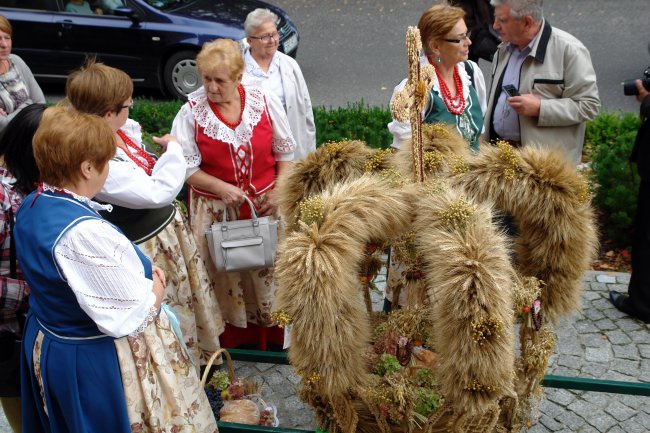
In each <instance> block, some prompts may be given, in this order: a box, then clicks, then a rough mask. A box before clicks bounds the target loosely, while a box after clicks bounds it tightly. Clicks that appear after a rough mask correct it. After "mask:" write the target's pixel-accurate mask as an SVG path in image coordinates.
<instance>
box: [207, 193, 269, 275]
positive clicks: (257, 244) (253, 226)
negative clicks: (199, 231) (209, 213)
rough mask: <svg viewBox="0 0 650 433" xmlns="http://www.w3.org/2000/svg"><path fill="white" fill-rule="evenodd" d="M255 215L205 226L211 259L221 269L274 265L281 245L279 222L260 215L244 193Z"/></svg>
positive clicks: (250, 268)
mask: <svg viewBox="0 0 650 433" xmlns="http://www.w3.org/2000/svg"><path fill="white" fill-rule="evenodd" d="M245 199H246V202H247V203H248V206H250V209H251V215H252V217H253V218H252V219H249V220H237V221H228V211H227V210H226V211H225V212H224V214H223V215H224V220H223V222H216V223H214V224H212V226H211V227H210V228H209V229H208V230H206V232H205V238H206V240H207V242H208V249H209V250H210V258H211V259H212V263H214V265H215V267H216V268H217V270H218V271H219V272H237V271H248V270H254V269H263V268H269V267H273V265H274V262H275V252H276V248H277V245H278V222H277V220H275V219H274V218H271V217H258V216H257V212H256V211H255V206H254V205H253V203H252V202H251V201H250V200H249V199H248V197H245Z"/></svg>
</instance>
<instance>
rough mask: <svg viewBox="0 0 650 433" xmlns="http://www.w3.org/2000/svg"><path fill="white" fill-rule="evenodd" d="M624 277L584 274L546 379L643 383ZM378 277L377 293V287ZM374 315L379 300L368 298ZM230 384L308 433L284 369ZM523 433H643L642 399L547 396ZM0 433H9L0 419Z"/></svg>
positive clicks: (559, 392) (307, 420) (645, 335)
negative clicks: (623, 301) (619, 302)
mask: <svg viewBox="0 0 650 433" xmlns="http://www.w3.org/2000/svg"><path fill="white" fill-rule="evenodd" d="M629 278H630V276H629V274H625V273H603V272H594V271H589V272H586V273H585V275H584V277H583V281H584V287H585V291H584V293H583V297H582V299H583V310H582V312H581V313H578V314H575V315H573V316H572V317H569V318H566V319H564V320H563V321H561V322H560V323H559V324H558V327H557V336H558V344H557V347H556V349H555V353H554V355H553V356H552V357H551V359H550V361H549V367H548V371H547V373H548V374H553V375H560V376H575V377H586V378H595V379H606V380H621V381H631V382H645V383H650V332H649V331H650V327H649V326H648V325H645V324H643V323H642V322H639V321H636V320H634V319H631V318H629V317H627V316H625V315H624V314H622V313H620V312H619V311H618V310H616V309H615V308H614V307H613V306H612V305H611V303H610V302H609V300H608V292H609V290H619V291H622V292H625V291H627V284H628V282H629ZM383 282H384V281H383V279H382V277H381V276H380V277H379V281H378V286H379V287H382V284H383ZM373 298H374V301H375V302H374V303H375V309H379V308H380V303H381V295H380V294H374V295H373ZM234 364H235V371H236V375H237V376H238V377H251V378H255V379H256V380H258V381H262V382H263V383H264V386H263V391H262V397H263V398H264V400H265V401H267V403H273V404H275V405H276V406H277V408H278V416H279V418H280V426H281V427H290V428H298V429H304V430H314V428H315V423H314V415H313V411H312V410H311V409H310V408H309V407H307V406H306V405H305V404H304V403H303V402H302V401H300V399H299V398H298V397H297V396H296V392H295V387H296V385H297V384H298V382H299V381H300V378H299V377H298V376H297V375H295V374H294V371H293V369H292V368H291V367H290V366H287V365H273V364H262V363H252V362H238V361H235V363H234ZM539 413H540V414H541V415H540V416H539V420H538V421H537V423H536V424H535V425H533V426H532V427H531V428H529V429H528V432H529V433H545V432H557V433H568V432H579V433H592V432H593V433H605V432H607V433H645V432H649V431H650V397H638V396H629V395H620V394H605V393H600V392H588V391H573V390H564V389H554V388H547V389H546V392H545V399H544V400H543V401H542V402H541V404H540V407H539ZM0 432H10V430H9V426H8V424H7V421H6V418H5V417H4V414H3V413H1V412H0Z"/></svg>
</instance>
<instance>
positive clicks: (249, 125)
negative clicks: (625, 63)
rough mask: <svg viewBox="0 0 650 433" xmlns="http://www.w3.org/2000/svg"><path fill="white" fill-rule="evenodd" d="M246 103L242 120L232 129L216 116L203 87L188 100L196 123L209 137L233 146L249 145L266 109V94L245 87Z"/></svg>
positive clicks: (253, 87) (250, 87)
mask: <svg viewBox="0 0 650 433" xmlns="http://www.w3.org/2000/svg"><path fill="white" fill-rule="evenodd" d="M243 87H244V92H245V93H246V102H245V104H244V111H243V112H242V119H241V122H240V123H239V125H237V128H235V129H231V128H229V127H228V126H226V125H225V124H224V123H223V122H221V121H220V120H219V119H218V118H217V116H216V115H215V114H214V112H213V111H212V109H211V108H210V104H209V103H208V97H207V95H206V93H205V89H204V88H203V87H201V88H199V89H198V90H195V91H194V92H192V93H190V94H189V96H188V97H187V100H188V102H189V104H190V108H191V110H192V114H193V115H194V120H196V123H197V124H198V125H199V126H201V127H202V128H203V133H204V134H205V135H207V136H208V137H210V138H212V139H215V140H219V141H223V142H225V143H228V144H231V145H233V146H238V145H240V144H243V143H248V142H249V141H250V139H251V137H252V136H253V128H255V125H257V124H258V122H259V121H260V119H261V118H262V113H263V112H264V111H265V109H266V101H265V99H264V92H263V91H262V89H261V88H260V87H257V86H243Z"/></svg>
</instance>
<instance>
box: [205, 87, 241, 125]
mask: <svg viewBox="0 0 650 433" xmlns="http://www.w3.org/2000/svg"><path fill="white" fill-rule="evenodd" d="M237 91H238V92H239V102H240V103H241V106H240V108H239V118H238V119H237V121H236V122H229V121H227V120H226V119H225V118H224V117H223V115H222V114H221V112H220V111H219V108H218V107H217V104H216V103H215V102H212V101H210V100H209V99H208V102H209V103H210V107H211V108H212V111H213V112H214V114H215V115H216V116H217V119H219V120H220V121H221V123H223V124H224V125H226V126H227V127H228V128H230V129H235V128H237V126H239V124H240V123H241V119H242V115H243V114H244V102H246V93H245V92H244V87H243V86H242V85H241V84H240V85H238V86H237Z"/></svg>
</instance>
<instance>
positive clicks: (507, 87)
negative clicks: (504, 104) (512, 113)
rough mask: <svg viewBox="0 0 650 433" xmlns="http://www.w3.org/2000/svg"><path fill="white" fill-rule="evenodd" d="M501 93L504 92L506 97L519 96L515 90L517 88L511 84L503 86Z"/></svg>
mask: <svg viewBox="0 0 650 433" xmlns="http://www.w3.org/2000/svg"><path fill="white" fill-rule="evenodd" d="M503 91H504V92H506V95H508V97H513V96H519V95H520V94H519V90H517V88H516V87H515V86H513V85H512V84H506V85H505V86H503Z"/></svg>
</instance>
